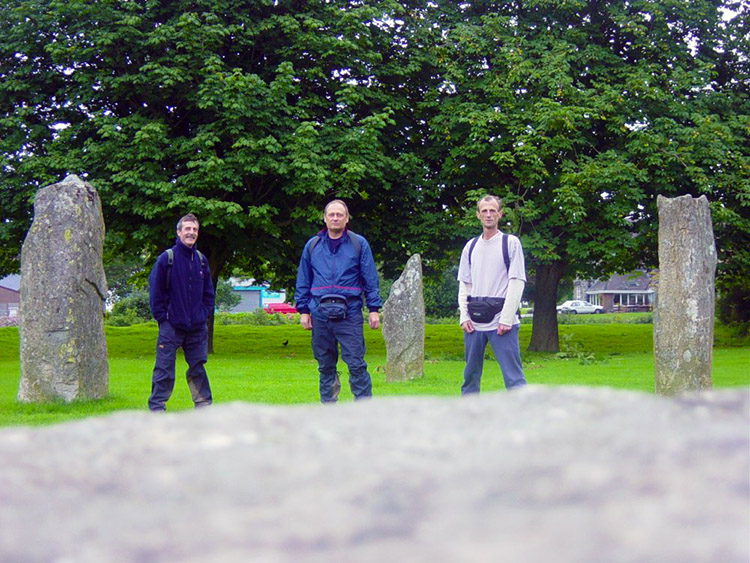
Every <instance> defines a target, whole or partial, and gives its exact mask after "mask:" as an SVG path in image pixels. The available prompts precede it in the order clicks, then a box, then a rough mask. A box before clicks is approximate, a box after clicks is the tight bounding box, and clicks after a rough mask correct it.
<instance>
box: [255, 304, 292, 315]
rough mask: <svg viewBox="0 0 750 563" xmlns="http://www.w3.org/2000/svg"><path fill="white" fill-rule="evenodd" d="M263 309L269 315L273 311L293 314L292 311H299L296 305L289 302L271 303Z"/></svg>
mask: <svg viewBox="0 0 750 563" xmlns="http://www.w3.org/2000/svg"><path fill="white" fill-rule="evenodd" d="M263 310H264V311H265V312H266V313H268V314H269V315H270V314H273V313H280V314H282V315H291V314H292V313H296V312H297V308H296V307H294V305H289V303H269V304H268V305H266V306H265V307H263Z"/></svg>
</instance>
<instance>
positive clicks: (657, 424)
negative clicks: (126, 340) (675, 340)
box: [0, 386, 750, 563]
mask: <svg viewBox="0 0 750 563" xmlns="http://www.w3.org/2000/svg"><path fill="white" fill-rule="evenodd" d="M749 409H750V399H749V398H748V391H747V390H746V389H744V390H737V391H722V392H715V391H707V392H703V393H700V394H691V395H688V396H686V397H680V398H667V397H657V396H653V395H647V394H641V393H634V392H624V391H614V390H610V389H592V388H575V387H566V388H548V387H539V386H528V387H527V388H524V389H520V390H516V391H513V392H510V393H485V394H482V395H479V396H474V397H470V398H464V399H458V398H450V399H440V398H398V399H383V398H377V397H376V398H375V399H374V400H372V401H366V402H360V403H356V404H353V403H345V404H339V405H337V406H336V407H334V408H330V407H323V406H314V405H310V406H297V407H272V406H257V405H248V404H241V403H233V404H224V405H214V407H212V408H210V409H200V410H197V411H192V410H191V411H185V412H181V413H174V414H166V415H153V414H150V413H146V412H142V413H137V412H124V413H119V414H116V415H113V416H109V417H102V418H95V419H89V420H85V421H80V422H73V423H67V424H63V425H59V426H55V427H50V428H41V429H40V428H9V429H4V430H0V475H2V484H3V486H2V487H0V530H1V532H0V560H2V561H76V562H99V561H160V562H170V561H175V562H177V561H179V562H191V561H196V562H197V561H222V562H227V561H229V562H233V561H237V562H245V561H273V562H290V563H291V562H294V563H298V562H300V561H314V562H318V561H320V562H330V561H357V562H364V563H367V562H378V563H379V562H381V561H416V562H422V561H424V562H435V561H487V562H490V561H513V562H514V563H524V562H530V563H538V562H539V561H555V562H562V563H566V562H571V563H573V562H575V563H586V562H591V563H601V562H602V561H659V562H661V563H670V562H674V563H689V562H705V561H721V562H722V563H732V562H737V563H747V561H748V558H749V557H750V542H748V539H749V537H748V533H749V532H748V530H749V529H750V521H749V520H750V516H749V513H748V502H750V492H749V490H750V487H749V484H748V471H750V459H749V458H750V445H749V444H748V423H749V422H750V410H749Z"/></svg>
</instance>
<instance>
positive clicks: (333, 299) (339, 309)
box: [318, 293, 346, 321]
mask: <svg viewBox="0 0 750 563" xmlns="http://www.w3.org/2000/svg"><path fill="white" fill-rule="evenodd" d="M318 311H320V313H321V314H322V315H323V316H324V317H326V318H327V319H328V320H329V321H342V320H344V319H345V318H346V297H343V296H341V295H337V294H335V293H330V294H328V295H324V296H323V297H321V298H320V301H319V302H318Z"/></svg>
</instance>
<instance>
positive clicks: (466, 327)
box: [461, 321, 474, 334]
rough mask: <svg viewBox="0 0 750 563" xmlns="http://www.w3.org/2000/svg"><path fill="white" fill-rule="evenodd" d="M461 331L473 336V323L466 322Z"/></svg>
mask: <svg viewBox="0 0 750 563" xmlns="http://www.w3.org/2000/svg"><path fill="white" fill-rule="evenodd" d="M461 330H463V331H464V332H465V333H466V334H471V333H472V332H474V323H472V322H471V321H466V322H463V323H461Z"/></svg>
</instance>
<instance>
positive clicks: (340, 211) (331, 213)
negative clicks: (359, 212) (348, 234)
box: [323, 199, 349, 238]
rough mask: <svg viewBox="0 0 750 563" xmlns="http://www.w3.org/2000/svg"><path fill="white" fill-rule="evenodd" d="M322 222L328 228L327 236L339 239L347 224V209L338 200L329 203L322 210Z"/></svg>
mask: <svg viewBox="0 0 750 563" xmlns="http://www.w3.org/2000/svg"><path fill="white" fill-rule="evenodd" d="M323 221H324V222H325V224H326V227H327V228H328V236H330V237H332V238H338V237H340V236H341V235H342V234H343V232H344V229H345V228H346V225H347V223H348V222H349V208H348V207H347V206H346V203H344V202H343V201H341V200H340V199H334V200H333V201H329V202H328V205H326V207H325V209H324V210H323Z"/></svg>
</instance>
